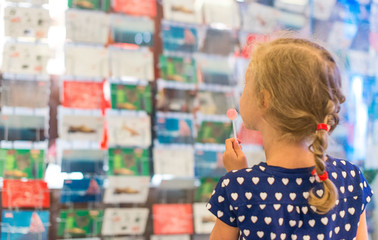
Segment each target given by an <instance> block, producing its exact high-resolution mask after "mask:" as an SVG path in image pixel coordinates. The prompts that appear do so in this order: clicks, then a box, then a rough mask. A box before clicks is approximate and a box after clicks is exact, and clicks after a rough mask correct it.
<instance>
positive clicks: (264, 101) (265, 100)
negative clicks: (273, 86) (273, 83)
mask: <svg viewBox="0 0 378 240" xmlns="http://www.w3.org/2000/svg"><path fill="white" fill-rule="evenodd" d="M270 98H271V95H270V93H269V92H268V91H267V90H266V89H264V90H262V91H261V94H260V101H261V107H262V108H263V110H267V109H268V108H269V107H270Z"/></svg>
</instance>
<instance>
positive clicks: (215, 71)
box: [196, 54, 236, 86]
mask: <svg viewBox="0 0 378 240" xmlns="http://www.w3.org/2000/svg"><path fill="white" fill-rule="evenodd" d="M196 60H197V68H198V70H199V72H200V79H199V80H198V82H200V83H205V84H211V85H226V86H234V85H235V84H236V81H235V79H234V64H233V62H232V61H230V59H229V58H226V57H211V56H208V55H203V54H202V55H198V57H197V58H196Z"/></svg>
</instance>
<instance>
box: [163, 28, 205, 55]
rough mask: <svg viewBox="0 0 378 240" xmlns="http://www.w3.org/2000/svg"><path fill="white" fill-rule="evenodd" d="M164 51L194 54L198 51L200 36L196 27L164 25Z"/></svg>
mask: <svg viewBox="0 0 378 240" xmlns="http://www.w3.org/2000/svg"><path fill="white" fill-rule="evenodd" d="M162 39H163V50H165V51H178V52H188V53H193V52H196V51H197V49H198V34H197V29H196V28H194V27H181V26H171V25H168V24H163V25H162Z"/></svg>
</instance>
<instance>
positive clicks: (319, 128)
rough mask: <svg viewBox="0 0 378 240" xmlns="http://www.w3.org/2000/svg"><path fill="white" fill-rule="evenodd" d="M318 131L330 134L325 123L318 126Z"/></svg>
mask: <svg viewBox="0 0 378 240" xmlns="http://www.w3.org/2000/svg"><path fill="white" fill-rule="evenodd" d="M316 130H325V131H327V132H328V130H329V129H328V125H327V124H325V123H319V124H318V126H317V128H316Z"/></svg>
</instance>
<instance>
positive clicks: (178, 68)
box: [159, 55, 197, 83]
mask: <svg viewBox="0 0 378 240" xmlns="http://www.w3.org/2000/svg"><path fill="white" fill-rule="evenodd" d="M159 66H160V75H161V78H163V79H164V80H170V81H175V82H183V83H197V70H196V62H195V60H194V59H193V58H183V57H171V56H165V55H161V56H160V58H159Z"/></svg>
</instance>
